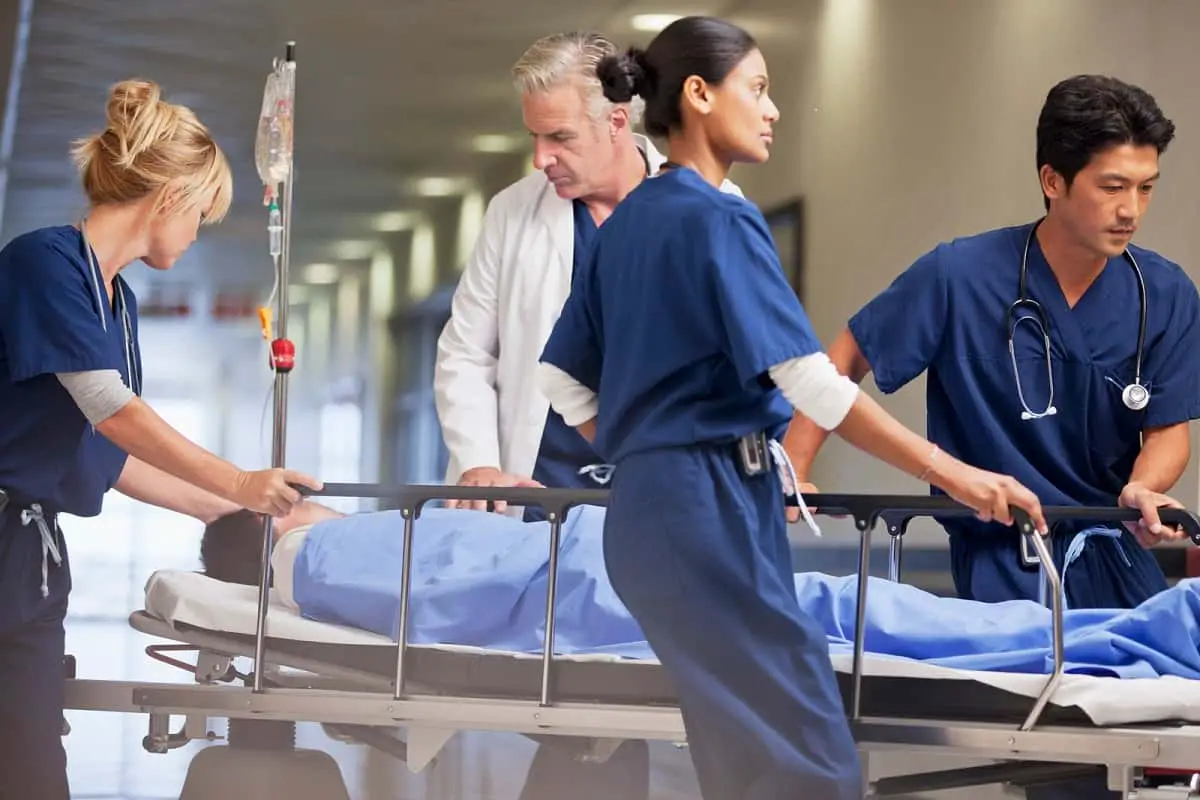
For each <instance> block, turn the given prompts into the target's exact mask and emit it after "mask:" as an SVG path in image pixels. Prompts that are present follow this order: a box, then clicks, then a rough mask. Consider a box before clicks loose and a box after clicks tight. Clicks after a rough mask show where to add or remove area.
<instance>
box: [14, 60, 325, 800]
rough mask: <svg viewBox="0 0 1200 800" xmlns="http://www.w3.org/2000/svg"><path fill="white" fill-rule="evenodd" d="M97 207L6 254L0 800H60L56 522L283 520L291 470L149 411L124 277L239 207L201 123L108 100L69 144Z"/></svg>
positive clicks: (168, 110) (131, 99)
mask: <svg viewBox="0 0 1200 800" xmlns="http://www.w3.org/2000/svg"><path fill="white" fill-rule="evenodd" d="M74 156H75V160H76V163H77V164H78V166H79V169H80V172H81V174H82V180H83V189H84V192H85V193H86V195H87V197H88V201H89V210H88V212H87V215H86V216H85V218H84V219H83V220H81V221H80V222H79V223H78V225H61V226H54V227H48V228H41V229H38V230H35V231H31V232H28V233H25V234H22V235H21V236H18V237H16V238H15V239H13V240H12V241H11V242H10V243H9V244H8V245H7V246H6V247H5V248H4V249H3V250H0V798H5V799H7V798H14V799H16V798H19V799H20V800H26V799H28V800H35V798H36V800H66V798H68V797H69V796H70V792H69V790H68V785H67V772H66V757H65V753H64V750H63V746H62V741H61V739H60V735H61V729H62V712H63V683H64V673H63V656H64V640H63V620H64V618H65V616H66V612H67V596H68V594H69V593H70V589H71V576H70V569H69V565H68V559H67V549H66V542H65V541H64V540H63V537H62V536H61V533H60V530H59V527H58V515H59V514H73V515H76V516H84V517H88V516H95V515H96V514H99V513H100V510H101V505H102V501H103V497H104V494H105V493H106V492H107V491H108V490H109V489H112V488H114V487H115V488H116V489H117V490H118V491H120V492H121V493H122V494H126V495H129V496H130V497H133V498H135V499H138V500H142V501H144V502H148V503H152V504H154V505H158V506H162V507H164V508H169V509H172V510H175V511H179V512H181V513H185V514H189V515H191V516H194V517H196V518H198V519H202V520H206V521H207V520H212V519H216V518H217V517H219V516H221V515H222V514H225V513H229V512H231V511H234V510H237V509H239V508H248V509H251V510H253V511H257V512H260V513H264V514H272V515H281V514H285V513H287V512H288V511H289V510H290V509H291V508H292V506H293V505H294V504H296V503H297V502H298V501H299V500H300V495H299V493H298V492H297V490H296V488H294V487H293V486H291V485H289V484H299V485H304V486H308V487H311V488H313V489H318V490H319V489H320V487H321V484H320V482H319V481H316V480H314V479H313V478H310V477H308V476H306V475H302V474H298V473H294V472H290V471H287V470H262V471H259V472H244V471H242V470H239V469H238V468H236V467H235V466H233V465H232V464H230V463H228V462H226V461H224V460H222V459H220V458H218V457H217V456H215V455H213V454H212V453H209V452H208V451H206V450H204V449H203V448H201V447H199V446H198V445H196V444H194V443H193V442H191V441H189V440H188V439H186V438H185V437H183V436H182V435H181V434H179V433H178V432H177V431H175V430H174V429H173V428H172V427H171V426H170V425H168V424H167V423H166V422H164V421H163V420H162V419H161V418H160V417H159V416H158V415H156V414H155V413H154V411H153V410H152V409H151V408H150V407H149V406H148V405H147V404H146V403H144V402H143V401H142V400H141V399H140V398H139V395H140V393H141V388H142V380H141V356H140V351H139V348H138V345H137V304H136V300H135V298H134V296H133V292H132V291H130V288H129V285H128V284H127V283H126V282H125V281H124V280H123V279H122V278H121V276H120V275H119V273H120V271H121V270H122V269H123V268H124V267H125V266H127V265H128V264H130V263H132V262H134V261H137V260H141V261H143V262H144V263H145V264H147V265H148V266H150V267H151V268H153V269H158V270H166V269H170V267H171V266H172V265H173V264H174V263H175V261H176V260H177V259H178V258H179V257H180V256H181V255H183V253H184V251H186V250H187V248H188V247H189V246H190V245H191V243H192V242H193V241H195V239H196V233H197V229H198V227H199V225H200V224H201V223H212V222H216V221H217V220H219V219H221V218H222V217H223V216H224V215H225V212H226V211H227V210H228V208H229V203H230V199H231V193H232V178H231V175H230V170H229V165H228V164H227V162H226V160H225V157H224V155H223V154H222V153H221V150H220V148H218V146H217V145H216V143H215V142H214V141H213V139H212V137H211V136H210V135H209V133H208V131H207V130H206V129H205V127H204V126H203V125H202V124H201V123H200V122H199V121H198V120H197V119H196V117H195V116H194V115H193V114H192V112H191V111H190V110H188V109H187V108H185V107H183V106H178V105H173V104H170V103H166V102H164V101H163V100H162V99H161V98H160V93H159V88H158V86H156V85H155V84H153V83H150V82H145V81H125V82H123V83H120V84H117V85H116V86H115V87H113V90H112V93H111V96H110V97H109V101H108V124H107V126H106V127H105V129H104V130H103V131H101V132H99V133H97V134H95V135H93V136H90V137H88V138H86V139H84V140H83V141H80V142H78V143H77V144H76V146H75V150H74Z"/></svg>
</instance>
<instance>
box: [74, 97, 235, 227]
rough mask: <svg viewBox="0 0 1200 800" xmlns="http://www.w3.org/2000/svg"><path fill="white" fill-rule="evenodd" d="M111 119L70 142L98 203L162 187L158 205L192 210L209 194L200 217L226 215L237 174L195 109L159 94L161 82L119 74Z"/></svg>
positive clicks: (87, 187)
mask: <svg viewBox="0 0 1200 800" xmlns="http://www.w3.org/2000/svg"><path fill="white" fill-rule="evenodd" d="M106 112H107V116H108V125H107V127H105V129H104V130H103V131H100V132H99V133H95V134H93V135H91V136H88V137H86V138H84V139H80V140H78V141H76V142H74V143H73V145H72V147H71V157H72V159H73V160H74V162H75V165H76V167H77V168H78V169H79V174H80V178H81V179H82V182H83V191H84V193H85V194H86V195H87V197H88V201H89V202H90V203H91V204H92V205H93V206H97V205H103V204H109V203H114V204H115V203H128V202H133V201H136V200H141V199H142V198H144V197H147V196H150V195H152V194H158V197H157V198H156V200H155V204H154V210H155V211H159V210H164V209H166V208H167V206H168V204H169V205H170V209H169V210H170V211H171V212H181V211H184V210H190V209H192V208H194V207H195V205H196V204H197V203H200V202H203V201H204V200H205V199H207V198H210V197H211V198H212V205H211V207H210V208H209V209H208V210H207V213H206V214H205V217H204V220H203V222H204V223H205V224H211V223H214V222H218V221H220V220H221V219H223V218H224V216H225V214H226V213H227V212H228V211H229V206H230V203H231V202H232V201H233V175H232V172H231V170H230V168H229V162H228V161H226V159H225V154H224V153H223V152H221V148H220V147H218V146H217V143H216V142H215V141H213V138H212V136H211V135H210V134H209V132H208V129H207V128H206V127H204V125H202V124H201V123H200V120H198V119H197V118H196V115H195V114H194V113H192V111H191V109H189V108H187V107H185V106H181V105H175V104H173V103H168V102H166V101H164V100H163V99H162V91H161V90H160V89H159V86H158V84H156V83H154V82H153V81H146V80H136V79H135V80H126V81H121V82H120V83H118V84H116V85H115V86H113V87H112V89H111V91H110V92H109V97H108V105H107V108H106Z"/></svg>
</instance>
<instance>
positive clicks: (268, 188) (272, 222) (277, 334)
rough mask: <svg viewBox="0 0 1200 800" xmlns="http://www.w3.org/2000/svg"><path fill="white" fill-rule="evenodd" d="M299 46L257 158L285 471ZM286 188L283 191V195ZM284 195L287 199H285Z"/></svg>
mask: <svg viewBox="0 0 1200 800" xmlns="http://www.w3.org/2000/svg"><path fill="white" fill-rule="evenodd" d="M295 85H296V43H295V42H288V43H287V48H286V51H285V57H284V59H283V60H282V61H280V60H279V59H276V60H275V63H274V65H273V69H272V71H271V72H270V73H269V74H268V75H267V83H266V89H265V90H264V92H263V105H262V113H261V114H260V116H259V120H258V134H257V137H256V139H255V147H254V159H255V165H256V166H257V168H258V174H259V177H260V178H261V179H262V182H263V186H264V188H265V192H264V197H263V205H265V206H267V209H268V211H267V236H268V243H269V251H270V255H271V259H272V261H273V262H274V266H275V289H274V291H273V292H272V295H273V297H272V299H274V300H275V301H276V310H277V313H276V323H275V325H274V326H272V325H271V308H270V306H271V300H268V301H267V303H266V304H265V305H264V306H263V307H262V308H260V309H259V320H260V322H261V323H262V332H263V338H265V339H267V340H268V341H270V351H269V366H270V367H271V369H272V370H273V371H274V373H275V385H274V406H275V413H274V418H273V421H272V433H271V466H272V467H273V468H276V469H279V468H282V467H283V466H284V462H285V460H286V455H287V451H286V444H287V403H288V375H289V374H290V373H291V371H292V369H293V367H295V364H296V346H295V344H294V343H293V342H292V341H291V340H290V339H289V338H288V330H287V324H288V284H289V282H290V279H289V275H288V266H289V261H290V256H291V233H292V186H293V183H294V177H293V174H292V170H293V163H294V158H293V150H292V134H293V130H294V127H293V126H294V121H295ZM281 185H282V191H281ZM281 195H282V197H281ZM273 529H274V525H273V523H272V520H271V517H270V516H269V515H264V516H263V548H262V563H261V569H260V574H259V584H258V624H257V627H256V630H255V636H254V677H253V691H254V692H255V693H261V692H262V691H263V672H264V670H265V666H266V665H265V664H264V663H263V662H264V654H265V651H266V627H267V611H268V609H269V608H270V597H271V588H270V587H271V551H272V545H273V543H274V539H275V537H274V531H273Z"/></svg>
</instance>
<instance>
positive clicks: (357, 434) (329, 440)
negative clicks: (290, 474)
mask: <svg viewBox="0 0 1200 800" xmlns="http://www.w3.org/2000/svg"><path fill="white" fill-rule="evenodd" d="M318 427H319V430H320V434H319V437H320V443H319V455H318V459H319V461H320V475H321V480H323V481H326V482H329V483H360V482H361V480H362V478H361V476H362V428H363V412H362V407H361V406H360V405H359V404H358V403H354V402H349V401H333V402H328V403H325V404H324V405H322V406H321V412H320V420H319V422H318ZM321 502H322V503H323V504H324V505H327V506H329V507H330V508H334V509H336V510H338V511H343V512H345V513H347V514H352V513H354V512H356V511H359V510H361V509H362V506H361V501H360V499H359V498H357V497H325V498H322V500H321Z"/></svg>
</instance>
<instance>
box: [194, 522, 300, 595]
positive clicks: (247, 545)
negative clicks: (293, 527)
mask: <svg viewBox="0 0 1200 800" xmlns="http://www.w3.org/2000/svg"><path fill="white" fill-rule="evenodd" d="M279 535H280V534H279V530H278V528H276V530H275V536H276V538H278V537H279ZM262 551H263V521H262V517H261V516H260V515H258V514H256V513H255V512H253V511H247V510H245V509H243V510H241V511H235V512H233V513H232V514H226V515H225V516H223V517H219V518H217V519H216V520H214V521H213V522H210V523H209V524H208V526H207V527H206V528H205V529H204V538H203V539H201V540H200V563H201V564H203V565H204V574H205V575H208V576H209V577H210V578H216V579H217V580H219V581H225V582H226V583H246V584H250V585H252V586H257V585H258V578H259V573H260V570H261V569H262Z"/></svg>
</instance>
